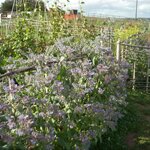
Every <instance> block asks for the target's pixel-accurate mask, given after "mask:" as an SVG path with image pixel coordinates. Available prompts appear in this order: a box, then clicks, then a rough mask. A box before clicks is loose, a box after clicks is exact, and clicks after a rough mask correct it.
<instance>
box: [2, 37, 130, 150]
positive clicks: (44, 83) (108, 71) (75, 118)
mask: <svg viewBox="0 0 150 150" xmlns="http://www.w3.org/2000/svg"><path fill="white" fill-rule="evenodd" d="M70 41H74V38H73V37H69V38H65V39H64V38H63V39H60V40H58V41H57V42H56V43H55V44H54V45H53V46H51V47H49V48H48V49H47V51H46V53H45V54H40V55H35V54H31V55H30V56H29V58H28V59H27V60H24V59H22V60H17V61H16V60H15V61H14V60H13V58H10V59H9V61H10V65H8V66H5V67H4V69H6V70H9V72H8V73H6V74H4V75H1V76H0V77H1V78H2V77H5V76H9V80H8V81H9V82H7V79H6V78H3V82H0V88H1V91H2V92H3V96H2V95H1V98H0V112H1V113H0V115H1V118H0V121H1V122H0V132H1V139H2V141H3V145H7V146H10V147H11V148H12V149H13V148H14V149H15V148H18V147H19V148H21V149H48V150H49V149H57V150H59V149H68V150H70V149H81V150H82V149H89V147H90V145H91V142H96V141H97V140H98V139H100V138H101V136H102V135H103V134H104V133H105V132H106V131H107V129H108V128H111V129H115V126H116V124H117V120H118V118H120V117H121V116H122V114H121V111H122V106H125V105H126V102H125V95H126V86H125V83H126V79H127V68H128V64H127V63H126V62H117V61H116V60H115V59H114V57H113V55H112V52H111V50H110V49H108V48H102V47H100V46H99V38H96V39H95V40H94V41H87V40H85V41H84V40H83V41H82V42H81V43H80V44H79V43H77V44H76V43H72V44H71V43H70ZM27 66H28V67H27ZM10 68H11V70H10ZM12 70H13V72H12ZM27 71H28V72H27ZM22 72H24V74H21V75H19V73H22ZM16 73H18V74H16ZM12 74H14V75H13V76H10V75H12ZM14 78H15V80H14ZM16 80H17V83H16Z"/></svg>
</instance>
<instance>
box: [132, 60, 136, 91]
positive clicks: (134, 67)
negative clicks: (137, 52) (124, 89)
mask: <svg viewBox="0 0 150 150" xmlns="http://www.w3.org/2000/svg"><path fill="white" fill-rule="evenodd" d="M135 74H136V63H135V61H134V63H133V84H132V90H135Z"/></svg>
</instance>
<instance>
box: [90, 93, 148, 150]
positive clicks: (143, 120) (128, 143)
mask: <svg viewBox="0 0 150 150" xmlns="http://www.w3.org/2000/svg"><path fill="white" fill-rule="evenodd" d="M127 101H128V106H127V107H126V111H125V116H124V117H123V118H122V119H120V120H119V122H118V127H117V129H116V131H113V132H112V131H110V132H108V133H107V134H105V135H104V136H103V137H102V139H103V141H102V143H101V142H100V141H99V142H98V143H97V145H95V146H93V147H92V149H94V150H150V95H149V94H147V93H142V92H140V91H135V92H133V91H132V92H130V91H129V92H128V97H127Z"/></svg>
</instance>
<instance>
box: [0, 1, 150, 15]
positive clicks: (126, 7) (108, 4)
mask: <svg viewBox="0 0 150 150" xmlns="http://www.w3.org/2000/svg"><path fill="white" fill-rule="evenodd" d="M1 1H4V0H0V2H1ZM43 1H44V2H45V3H47V2H48V1H49V2H48V3H47V6H48V7H51V5H52V4H53V3H54V1H59V3H60V5H62V6H63V5H64V4H67V7H65V9H79V8H80V4H79V1H84V2H85V4H84V5H83V6H82V7H83V9H84V11H85V13H89V14H92V13H95V14H97V15H98V14H106V15H114V16H124V17H134V16H135V7H136V0H70V2H69V3H68V2H67V0H43ZM138 17H149V18H150V0H138Z"/></svg>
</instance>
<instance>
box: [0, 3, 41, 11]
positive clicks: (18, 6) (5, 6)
mask: <svg viewBox="0 0 150 150" xmlns="http://www.w3.org/2000/svg"><path fill="white" fill-rule="evenodd" d="M13 6H14V8H13ZM12 8H13V11H16V10H20V11H24V10H27V11H33V10H34V9H35V8H39V9H41V10H44V2H43V1H42V0H5V1H4V2H3V3H2V5H1V12H8V11H11V10H12Z"/></svg>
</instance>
